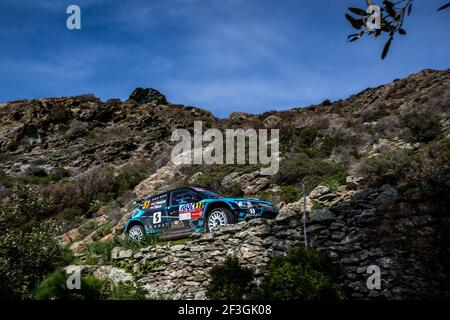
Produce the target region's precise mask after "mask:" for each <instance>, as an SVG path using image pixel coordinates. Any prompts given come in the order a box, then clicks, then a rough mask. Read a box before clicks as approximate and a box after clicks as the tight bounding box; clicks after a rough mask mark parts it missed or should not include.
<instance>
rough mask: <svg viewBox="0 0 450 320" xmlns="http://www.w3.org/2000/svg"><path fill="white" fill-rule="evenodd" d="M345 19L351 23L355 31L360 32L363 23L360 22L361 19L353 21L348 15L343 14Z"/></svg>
mask: <svg viewBox="0 0 450 320" xmlns="http://www.w3.org/2000/svg"><path fill="white" fill-rule="evenodd" d="M345 17H346V18H347V20H348V21H349V22H350V23H351V25H352V26H353V28H355V29H356V30H360V29H361V27H362V26H363V25H364V22H363V21H362V19H355V18H353V17H352V16H351V15H349V14H348V13H347V14H345Z"/></svg>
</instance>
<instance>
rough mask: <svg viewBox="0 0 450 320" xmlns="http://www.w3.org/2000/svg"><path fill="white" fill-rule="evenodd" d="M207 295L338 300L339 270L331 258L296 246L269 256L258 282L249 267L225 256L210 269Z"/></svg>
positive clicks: (340, 291)
mask: <svg viewBox="0 0 450 320" xmlns="http://www.w3.org/2000/svg"><path fill="white" fill-rule="evenodd" d="M210 276H211V282H210V284H209V285H208V287H207V296H208V298H210V299H216V300H241V299H256V300H342V299H344V298H345V296H346V293H345V290H344V289H343V288H342V287H341V285H340V283H341V280H342V270H341V268H340V267H339V266H338V265H337V264H335V263H334V262H333V261H332V260H331V258H330V257H329V256H328V255H327V254H325V253H323V252H319V251H316V250H314V249H311V248H306V249H305V248H304V247H296V248H293V249H291V250H289V251H288V253H287V256H277V257H273V258H272V259H271V260H270V261H269V263H268V265H267V270H266V274H265V276H264V277H263V279H262V282H261V284H260V285H259V286H256V284H255V279H254V277H253V271H252V270H250V269H248V268H245V267H242V266H241V265H240V264H239V262H238V260H237V259H236V258H227V259H226V260H225V262H224V263H223V264H221V265H217V266H215V267H213V268H212V269H211V271H210Z"/></svg>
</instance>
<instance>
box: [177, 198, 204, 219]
mask: <svg viewBox="0 0 450 320" xmlns="http://www.w3.org/2000/svg"><path fill="white" fill-rule="evenodd" d="M202 214H203V202H202V201H200V202H196V203H185V204H181V205H180V207H179V219H180V220H181V221H183V220H197V219H200V218H201V217H202Z"/></svg>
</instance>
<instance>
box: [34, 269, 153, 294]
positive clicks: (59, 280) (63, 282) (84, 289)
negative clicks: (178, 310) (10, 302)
mask: <svg viewBox="0 0 450 320" xmlns="http://www.w3.org/2000/svg"><path fill="white" fill-rule="evenodd" d="M68 277H69V275H68V274H67V273H66V272H65V271H64V270H62V269H58V270H56V271H54V272H52V273H50V274H49V275H48V276H47V277H46V278H45V279H44V280H43V281H42V282H41V283H39V285H38V286H37V287H36V289H35V290H34V292H33V296H32V297H33V299H36V300H144V299H145V294H146V292H145V290H144V289H142V288H141V287H135V286H134V285H132V284H121V285H118V286H113V285H111V284H110V283H109V282H108V281H106V280H101V279H99V278H96V277H94V276H91V275H82V276H81V283H80V289H72V290H70V289H68V288H67V278H68Z"/></svg>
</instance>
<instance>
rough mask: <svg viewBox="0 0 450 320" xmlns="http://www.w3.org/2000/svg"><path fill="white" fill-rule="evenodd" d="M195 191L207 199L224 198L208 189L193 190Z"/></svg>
mask: <svg viewBox="0 0 450 320" xmlns="http://www.w3.org/2000/svg"><path fill="white" fill-rule="evenodd" d="M193 189H194V190H195V191H197V192H198V193H200V195H202V196H203V197H205V198H223V197H224V196H223V195H221V194H219V193H216V192H213V191H209V190H206V189H202V188H193Z"/></svg>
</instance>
